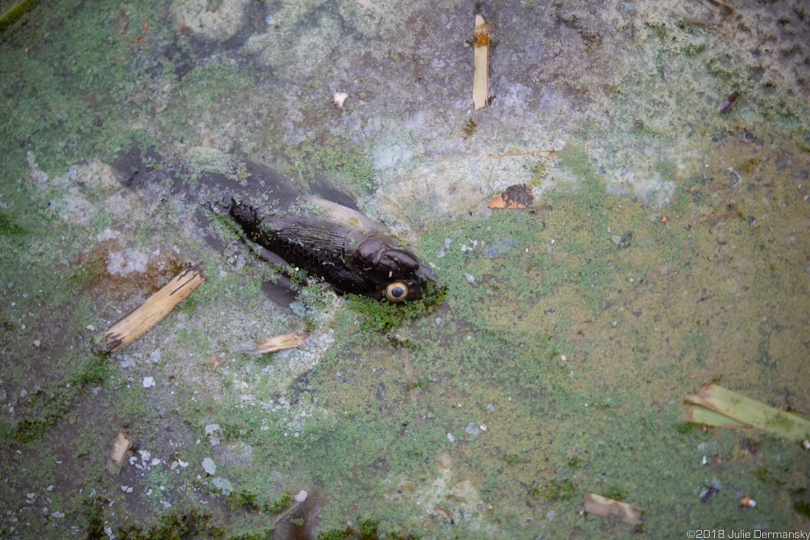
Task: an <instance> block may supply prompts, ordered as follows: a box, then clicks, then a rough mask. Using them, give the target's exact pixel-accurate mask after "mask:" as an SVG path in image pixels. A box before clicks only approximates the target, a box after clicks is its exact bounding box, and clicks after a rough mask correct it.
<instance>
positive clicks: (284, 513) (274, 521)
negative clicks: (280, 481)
mask: <svg viewBox="0 0 810 540" xmlns="http://www.w3.org/2000/svg"><path fill="white" fill-rule="evenodd" d="M299 506H301V503H299V502H298V501H296V502H295V504H292V505H290V507H289V508H287V509H286V510H284V511H283V512H281V514H279V516H278V517H277V518H276V519H274V520H273V526H274V527H275V525H276V523H278V522H279V521H281V520H282V519H284V516H286V515H287V514H289V513H290V512H292V511H293V510H295V509H296V508H298V507H299Z"/></svg>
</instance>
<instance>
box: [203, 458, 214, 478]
mask: <svg viewBox="0 0 810 540" xmlns="http://www.w3.org/2000/svg"><path fill="white" fill-rule="evenodd" d="M202 467H203V469H205V472H207V473H208V474H210V475H211V476H213V475H214V473H216V472H217V466H216V465H215V464H214V460H212V459H211V458H209V457H207V458H205V459H204V460H203V462H202Z"/></svg>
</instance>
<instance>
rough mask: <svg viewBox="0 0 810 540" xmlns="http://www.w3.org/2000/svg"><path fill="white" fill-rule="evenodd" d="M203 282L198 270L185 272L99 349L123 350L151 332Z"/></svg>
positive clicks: (124, 320)
mask: <svg viewBox="0 0 810 540" xmlns="http://www.w3.org/2000/svg"><path fill="white" fill-rule="evenodd" d="M203 281H205V280H204V279H203V277H202V275H200V272H199V271H198V270H192V269H187V270H184V271H182V272H181V273H180V274H178V275H177V276H176V277H175V278H174V279H172V280H171V281H170V282H169V283H168V284H167V285H166V286H165V287H163V288H162V289H160V290H159V291H158V292H156V293H155V294H153V295H152V296H150V297H149V298H147V299H146V301H145V302H144V303H143V304H141V305H140V306H138V307H137V308H135V309H134V310H133V311H131V312H130V313H129V314H128V315H126V316H125V317H124V318H122V319H121V320H119V321H118V322H116V323H115V324H113V325H112V326H111V327H110V329H109V330H107V332H106V333H105V334H104V336H103V337H102V338H101V341H99V343H98V345H97V346H96V348H97V349H98V350H99V351H100V352H106V353H116V352H118V351H120V350H122V349H123V348H124V347H126V346H127V345H129V344H130V343H132V342H133V341H135V340H136V339H138V338H139V337H141V336H142V335H144V334H145V333H146V332H148V331H149V330H151V329H152V327H153V326H155V325H156V324H157V323H159V322H160V321H161V320H162V319H163V318H164V317H165V316H166V315H168V314H169V313H170V312H171V310H172V309H174V307H175V306H176V305H177V304H179V303H180V302H182V301H183V300H185V299H186V297H187V296H188V295H189V294H191V292H192V291H193V290H194V289H196V288H197V287H198V286H199V285H200V284H201V283H202V282H203Z"/></svg>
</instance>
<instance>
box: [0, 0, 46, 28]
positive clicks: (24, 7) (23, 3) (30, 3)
mask: <svg viewBox="0 0 810 540" xmlns="http://www.w3.org/2000/svg"><path fill="white" fill-rule="evenodd" d="M37 3H38V0H20V2H17V3H16V4H15V5H14V6H12V7H10V8H9V9H7V10H6V11H5V12H4V13H3V14H2V15H0V32H5V30H6V28H8V27H9V26H11V25H12V24H14V23H15V22H17V20H18V19H19V18H20V17H22V16H23V15H25V13H26V12H28V11H31V10H32V9H34V8H35V7H36V5H37Z"/></svg>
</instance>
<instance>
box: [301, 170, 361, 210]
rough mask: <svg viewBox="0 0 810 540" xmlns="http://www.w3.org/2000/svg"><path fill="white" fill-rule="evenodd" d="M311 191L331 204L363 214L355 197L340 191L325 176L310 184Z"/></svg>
mask: <svg viewBox="0 0 810 540" xmlns="http://www.w3.org/2000/svg"><path fill="white" fill-rule="evenodd" d="M309 191H310V192H312V194H313V195H317V196H318V197H321V198H322V199H325V200H327V201H329V202H333V203H335V204H339V205H341V206H345V207H347V208H351V209H352V210H357V211H358V212H362V210H360V207H359V206H357V201H356V200H355V199H354V197H352V196H351V195H347V194H346V193H344V192H343V191H341V190H339V189H338V188H337V187H335V185H334V184H332V182H330V181H329V180H328V179H326V178H325V177H323V176H318V177H317V178H315V179H314V180H312V181H311V182H309Z"/></svg>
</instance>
